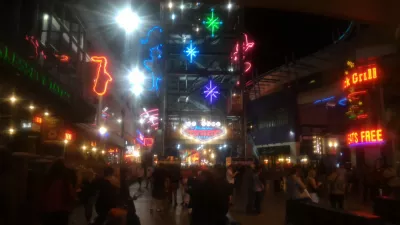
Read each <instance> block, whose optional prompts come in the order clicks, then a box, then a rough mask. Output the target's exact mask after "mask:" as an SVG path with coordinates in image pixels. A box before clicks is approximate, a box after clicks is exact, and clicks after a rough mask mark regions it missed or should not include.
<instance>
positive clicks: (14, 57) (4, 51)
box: [0, 45, 71, 101]
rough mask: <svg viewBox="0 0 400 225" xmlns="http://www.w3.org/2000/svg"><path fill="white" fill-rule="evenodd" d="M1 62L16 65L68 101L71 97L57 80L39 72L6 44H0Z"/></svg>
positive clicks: (25, 74) (24, 74) (22, 71)
mask: <svg viewBox="0 0 400 225" xmlns="http://www.w3.org/2000/svg"><path fill="white" fill-rule="evenodd" d="M0 62H2V63H4V64H8V65H10V66H12V67H14V68H15V69H17V70H18V71H19V72H20V73H21V75H23V76H24V77H27V78H29V79H30V80H32V81H35V82H36V83H37V84H39V85H41V86H42V87H45V88H47V89H48V90H49V91H50V92H52V93H54V94H55V95H57V96H59V97H60V98H62V99H65V100H67V101H69V100H70V99H71V95H70V93H68V92H67V91H66V90H64V89H63V88H62V87H61V86H60V85H59V84H58V83H57V82H55V81H54V80H52V79H51V77H50V76H48V75H47V74H43V73H42V72H39V71H38V70H37V69H35V68H34V67H33V66H32V65H31V64H30V63H28V62H27V61H26V60H24V59H23V58H22V57H20V56H19V55H18V54H17V53H16V52H13V51H11V50H10V49H9V48H8V47H7V46H5V45H0Z"/></svg>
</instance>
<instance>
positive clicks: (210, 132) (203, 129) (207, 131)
mask: <svg viewBox="0 0 400 225" xmlns="http://www.w3.org/2000/svg"><path fill="white" fill-rule="evenodd" d="M181 134H182V135H183V136H185V137H186V138H189V139H192V140H194V141H196V142H199V143H206V142H210V141H213V140H215V139H217V138H220V137H222V136H224V135H225V134H226V129H225V128H224V127H220V126H186V127H183V128H182V129H181Z"/></svg>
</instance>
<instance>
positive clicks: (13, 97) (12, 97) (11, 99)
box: [10, 95, 18, 104]
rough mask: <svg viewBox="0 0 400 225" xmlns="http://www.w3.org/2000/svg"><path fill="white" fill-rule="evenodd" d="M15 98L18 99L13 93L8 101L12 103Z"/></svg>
mask: <svg viewBox="0 0 400 225" xmlns="http://www.w3.org/2000/svg"><path fill="white" fill-rule="evenodd" d="M17 100H18V99H17V97H15V96H14V95H13V96H11V97H10V102H11V103H13V104H14V103H15V102H16V101H17Z"/></svg>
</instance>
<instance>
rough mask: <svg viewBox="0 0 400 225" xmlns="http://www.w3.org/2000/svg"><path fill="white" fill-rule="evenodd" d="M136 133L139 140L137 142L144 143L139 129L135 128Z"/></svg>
mask: <svg viewBox="0 0 400 225" xmlns="http://www.w3.org/2000/svg"><path fill="white" fill-rule="evenodd" d="M136 133H137V137H136V140H137V141H138V142H139V144H141V145H144V135H143V134H142V132H140V131H139V130H137V131H136Z"/></svg>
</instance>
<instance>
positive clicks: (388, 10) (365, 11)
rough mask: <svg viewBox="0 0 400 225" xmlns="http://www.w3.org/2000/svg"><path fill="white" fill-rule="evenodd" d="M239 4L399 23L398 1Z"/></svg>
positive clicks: (255, 0) (253, 0) (257, 0)
mask: <svg viewBox="0 0 400 225" xmlns="http://www.w3.org/2000/svg"><path fill="white" fill-rule="evenodd" d="M209 1H215V2H220V1H216V0H209ZM239 4H241V5H242V6H245V7H257V8H270V9H281V10H287V11H296V12H304V13H312V14H318V15H325V16H331V17H336V18H343V19H350V20H359V21H365V22H369V23H387V24H399V23H400V13H399V11H398V9H399V8H400V1H398V0H383V1H382V0H324V1H319V0H295V1H294V0H240V1H239Z"/></svg>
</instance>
